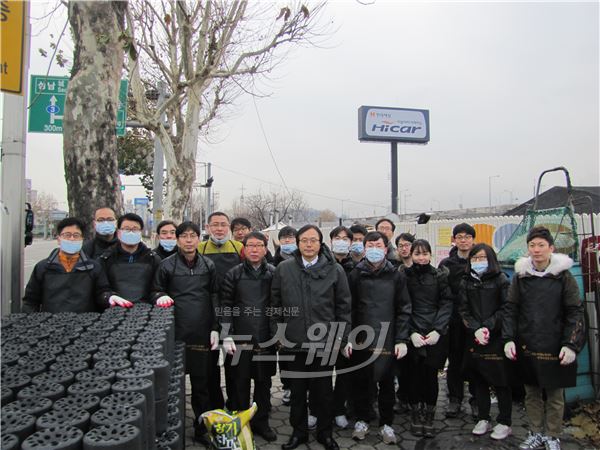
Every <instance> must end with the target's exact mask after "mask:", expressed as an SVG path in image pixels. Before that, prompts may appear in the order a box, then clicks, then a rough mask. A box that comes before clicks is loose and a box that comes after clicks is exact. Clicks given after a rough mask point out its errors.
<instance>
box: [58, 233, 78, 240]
mask: <svg viewBox="0 0 600 450" xmlns="http://www.w3.org/2000/svg"><path fill="white" fill-rule="evenodd" d="M60 237H61V238H63V239H75V240H76V241H78V240H79V239H82V238H83V234H81V233H61V234H60Z"/></svg>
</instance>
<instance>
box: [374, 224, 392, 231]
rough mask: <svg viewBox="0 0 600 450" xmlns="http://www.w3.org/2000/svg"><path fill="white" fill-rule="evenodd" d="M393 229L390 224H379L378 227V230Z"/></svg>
mask: <svg viewBox="0 0 600 450" xmlns="http://www.w3.org/2000/svg"><path fill="white" fill-rule="evenodd" d="M379 230H381V231H392V227H391V226H390V225H379V226H378V227H377V231H379Z"/></svg>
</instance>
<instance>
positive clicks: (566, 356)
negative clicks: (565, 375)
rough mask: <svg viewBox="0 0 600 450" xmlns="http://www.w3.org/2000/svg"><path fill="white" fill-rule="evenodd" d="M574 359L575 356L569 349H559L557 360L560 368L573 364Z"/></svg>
mask: <svg viewBox="0 0 600 450" xmlns="http://www.w3.org/2000/svg"><path fill="white" fill-rule="evenodd" d="M575 358H577V355H576V354H575V352H574V351H573V350H571V349H570V348H569V347H563V348H561V349H560V353H559V354H558V359H560V365H561V366H568V365H569V364H573V361H575Z"/></svg>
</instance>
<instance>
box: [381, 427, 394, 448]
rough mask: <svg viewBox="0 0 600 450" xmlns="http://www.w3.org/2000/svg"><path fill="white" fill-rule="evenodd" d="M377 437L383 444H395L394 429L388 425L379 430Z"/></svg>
mask: <svg viewBox="0 0 600 450" xmlns="http://www.w3.org/2000/svg"><path fill="white" fill-rule="evenodd" d="M379 435H380V436H381V439H383V443H384V444H395V443H396V433H394V429H393V428H392V427H390V426H389V425H384V426H382V427H381V429H380V430H379Z"/></svg>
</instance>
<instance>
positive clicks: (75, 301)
mask: <svg viewBox="0 0 600 450" xmlns="http://www.w3.org/2000/svg"><path fill="white" fill-rule="evenodd" d="M83 230H84V226H83V223H82V222H81V221H80V220H79V219H76V218H74V217H67V218H66V219H63V220H61V221H60V222H59V223H58V225H57V227H56V231H57V235H58V238H57V240H58V245H59V248H58V249H55V250H53V251H52V253H50V256H48V258H46V259H43V260H42V261H40V262H38V263H37V264H36V265H35V268H34V269H33V272H32V274H31V278H30V279H29V282H28V283H27V287H26V288H25V296H24V297H23V307H22V311H23V312H25V313H32V312H38V311H48V312H51V313H59V312H77V313H80V312H92V311H102V310H103V309H104V308H106V306H108V299H109V298H110V296H111V295H112V292H111V290H110V285H109V284H108V280H107V279H106V274H105V273H104V270H103V269H102V266H100V264H99V263H98V262H96V261H94V260H93V259H90V258H88V256H87V255H86V254H85V252H84V251H83V250H81V247H82V243H83Z"/></svg>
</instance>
